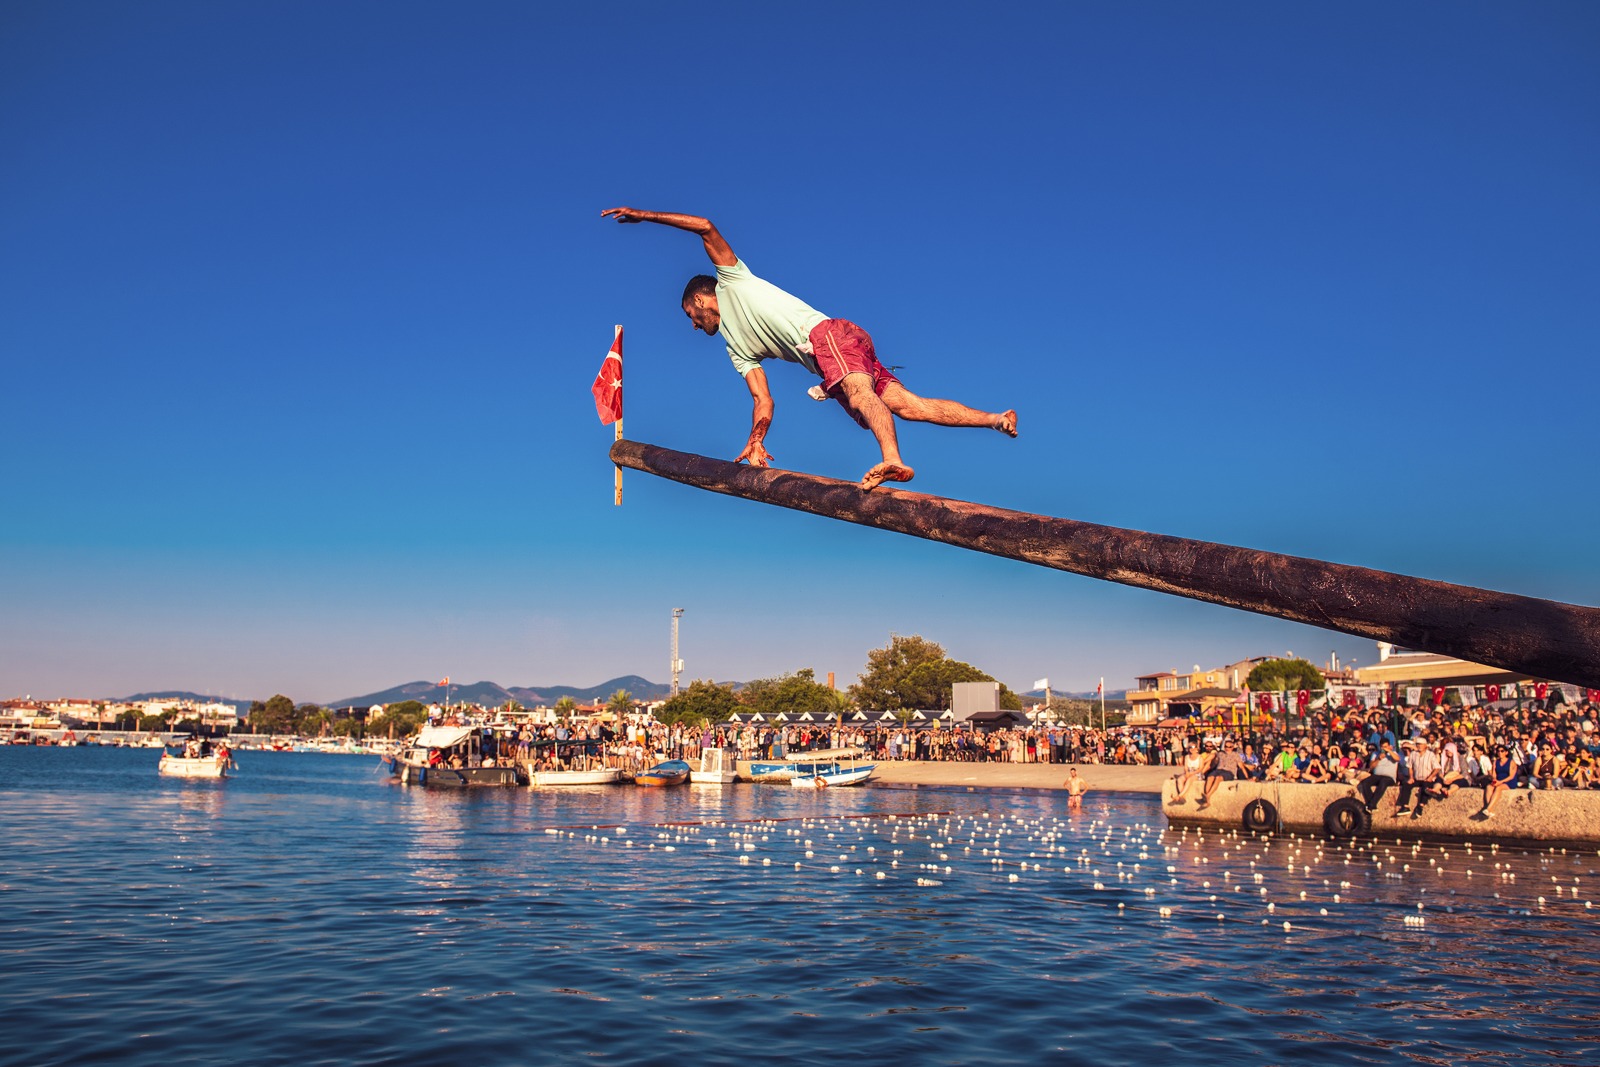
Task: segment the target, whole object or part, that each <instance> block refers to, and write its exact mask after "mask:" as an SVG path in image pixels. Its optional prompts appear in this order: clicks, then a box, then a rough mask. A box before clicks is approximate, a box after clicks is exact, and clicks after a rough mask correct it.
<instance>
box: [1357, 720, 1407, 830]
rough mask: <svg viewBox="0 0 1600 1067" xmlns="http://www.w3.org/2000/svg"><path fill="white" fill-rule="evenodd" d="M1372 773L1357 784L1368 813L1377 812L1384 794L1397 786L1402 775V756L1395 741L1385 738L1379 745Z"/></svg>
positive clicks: (1373, 760) (1373, 761)
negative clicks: (1397, 780)
mask: <svg viewBox="0 0 1600 1067" xmlns="http://www.w3.org/2000/svg"><path fill="white" fill-rule="evenodd" d="M1371 772H1372V773H1370V774H1368V775H1367V776H1366V777H1365V778H1363V779H1361V780H1360V781H1359V782H1357V783H1356V792H1358V793H1360V794H1361V799H1362V801H1364V802H1365V803H1366V805H1367V811H1369V812H1376V811H1377V810H1378V802H1379V801H1381V800H1382V799H1383V794H1384V793H1386V792H1388V791H1389V789H1390V787H1392V786H1393V785H1394V784H1395V779H1396V777H1397V776H1398V775H1399V774H1400V756H1399V754H1398V753H1396V752H1395V750H1394V742H1393V741H1390V740H1389V739H1388V738H1384V740H1383V741H1382V743H1381V744H1380V745H1379V748H1378V753H1377V755H1375V756H1373V757H1372V767H1371ZM1397 810H1398V809H1397Z"/></svg>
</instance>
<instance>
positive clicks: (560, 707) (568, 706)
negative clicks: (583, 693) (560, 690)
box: [556, 697, 578, 722]
mask: <svg viewBox="0 0 1600 1067" xmlns="http://www.w3.org/2000/svg"><path fill="white" fill-rule="evenodd" d="M577 710H578V702H577V701H576V700H573V699H572V698H571V697H562V698H561V699H560V700H558V701H556V718H558V719H560V720H562V721H563V722H565V721H566V720H568V719H570V718H572V716H573V715H574V714H576V713H577Z"/></svg>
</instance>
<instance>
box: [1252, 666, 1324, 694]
mask: <svg viewBox="0 0 1600 1067" xmlns="http://www.w3.org/2000/svg"><path fill="white" fill-rule="evenodd" d="M1244 684H1245V685H1247V686H1249V687H1250V688H1251V689H1254V690H1255V691H1256V692H1258V693H1259V692H1266V693H1278V692H1282V691H1284V690H1286V689H1287V690H1291V691H1292V690H1296V689H1326V688H1327V686H1328V683H1327V680H1326V679H1325V678H1323V677H1322V672H1321V671H1319V670H1317V668H1316V667H1314V666H1312V665H1311V664H1310V663H1308V662H1306V661H1305V660H1303V659H1269V660H1263V661H1262V662H1260V663H1258V664H1256V665H1255V667H1254V668H1252V669H1251V671H1250V677H1248V678H1246V679H1245V683H1244Z"/></svg>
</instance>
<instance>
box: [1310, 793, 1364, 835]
mask: <svg viewBox="0 0 1600 1067" xmlns="http://www.w3.org/2000/svg"><path fill="white" fill-rule="evenodd" d="M1322 828H1323V829H1324V830H1326V831H1327V833H1328V836H1329V837H1331V838H1333V839H1334V840H1336V841H1347V840H1349V839H1350V838H1352V837H1355V836H1357V835H1358V834H1364V833H1366V832H1367V831H1368V830H1371V829H1372V813H1371V812H1369V811H1368V810H1367V806H1366V805H1365V804H1363V803H1361V801H1359V800H1357V799H1356V798H1355V797H1340V798H1339V799H1338V800H1335V801H1334V802H1333V803H1332V804H1329V805H1328V806H1327V807H1326V808H1323V809H1322Z"/></svg>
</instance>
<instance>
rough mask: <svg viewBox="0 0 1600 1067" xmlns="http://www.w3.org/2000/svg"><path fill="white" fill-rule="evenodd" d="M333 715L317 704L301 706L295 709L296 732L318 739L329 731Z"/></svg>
mask: <svg viewBox="0 0 1600 1067" xmlns="http://www.w3.org/2000/svg"><path fill="white" fill-rule="evenodd" d="M331 722H333V715H332V714H331V713H330V712H329V711H328V709H327V708H324V707H322V706H320V705H317V704H301V705H300V706H299V707H298V708H295V709H294V732H295V733H297V734H303V735H305V736H306V737H316V736H319V735H321V734H324V733H326V732H327V730H328V725H329V724H330V723H331Z"/></svg>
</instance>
